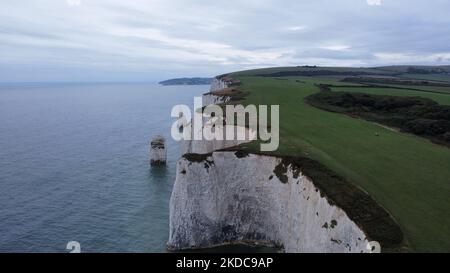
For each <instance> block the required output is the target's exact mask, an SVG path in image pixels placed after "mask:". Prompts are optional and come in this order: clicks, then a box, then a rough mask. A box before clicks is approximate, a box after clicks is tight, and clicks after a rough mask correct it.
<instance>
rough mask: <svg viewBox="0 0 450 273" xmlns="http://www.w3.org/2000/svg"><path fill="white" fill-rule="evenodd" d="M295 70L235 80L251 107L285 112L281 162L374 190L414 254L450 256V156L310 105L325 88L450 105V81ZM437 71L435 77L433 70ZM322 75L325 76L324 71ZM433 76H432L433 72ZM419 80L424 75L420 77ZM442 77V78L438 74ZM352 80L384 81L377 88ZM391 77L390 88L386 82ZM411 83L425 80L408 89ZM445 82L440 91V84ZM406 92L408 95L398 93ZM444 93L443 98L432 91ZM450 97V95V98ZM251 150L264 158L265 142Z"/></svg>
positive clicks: (377, 71) (395, 72)
mask: <svg viewBox="0 0 450 273" xmlns="http://www.w3.org/2000/svg"><path fill="white" fill-rule="evenodd" d="M423 69H424V70H420V69H413V70H408V68H405V67H393V68H374V69H373V68H371V69H366V68H364V69H358V68H320V67H289V68H270V69H258V70H251V71H244V72H237V73H232V74H230V75H231V76H232V77H233V78H234V79H237V80H240V81H241V85H240V86H239V87H238V88H239V89H240V90H241V91H244V92H245V93H246V94H247V96H246V97H245V98H243V100H242V101H241V103H243V104H268V105H272V104H279V105H280V138H281V142H280V148H279V149H278V151H277V152H276V154H279V155H288V156H303V157H308V158H311V159H314V160H316V161H319V162H321V163H322V164H324V165H325V166H327V167H328V168H330V169H332V170H333V171H334V172H336V173H338V174H339V175H341V176H343V177H344V178H345V179H347V180H348V181H351V182H352V183H354V184H355V185H357V186H359V187H361V188H362V189H363V190H365V191H367V192H368V193H369V194H370V195H371V196H372V197H373V198H374V199H375V200H376V201H377V202H378V203H379V204H381V205H382V206H383V207H384V208H386V209H387V210H388V211H389V212H390V213H391V214H392V215H393V217H394V218H395V220H396V221H397V222H398V223H399V225H400V226H401V228H402V230H403V233H404V235H405V237H406V240H407V241H408V245H409V246H410V247H411V249H412V250H413V251H421V252H422V251H423V252H429V251H430V252H431V251H438V252H448V251H450V149H449V148H448V147H445V146H441V145H437V144H434V143H432V142H430V141H429V140H427V139H425V138H422V137H419V136H415V135H411V134H404V133H401V132H398V131H396V130H391V129H390V128H386V127H385V126H382V125H379V124H376V123H373V122H370V121H365V120H362V119H358V118H352V117H350V116H348V115H344V114H340V113H334V112H329V111H325V110H321V109H318V108H316V107H314V106H311V105H309V104H308V103H306V101H305V98H306V97H308V96H310V95H312V94H315V93H317V92H320V88H319V84H329V85H345V87H339V88H338V89H339V91H345V92H360V93H369V94H376V95H395V96H418V97H424V98H428V99H432V100H434V101H436V102H438V103H440V104H442V105H450V87H446V86H445V84H444V85H443V84H442V83H444V82H449V81H450V80H449V79H450V76H449V75H448V74H447V73H448V72H446V71H445V70H443V69H447V67H443V68H442V69H439V70H436V69H434V68H432V67H431V68H429V67H424V68H423ZM427 69H429V70H427ZM317 71H319V72H317ZM427 71H428V72H429V73H428V72H427ZM409 72H413V73H420V74H419V76H417V74H412V73H409ZM437 72H438V73H437ZM348 77H360V78H367V77H377V83H376V85H374V84H373V83H370V82H364V80H363V79H361V80H359V81H358V80H355V81H351V82H349V81H348V80H347V81H343V80H344V79H346V78H347V79H348ZM380 77H381V78H387V77H390V80H389V81H386V82H387V83H389V84H391V85H392V84H393V81H392V78H395V79H396V80H398V82H397V81H394V83H395V86H387V84H386V85H385V84H382V81H381V82H380V80H379V79H378V78H380ZM403 79H420V80H421V81H422V82H419V81H417V82H415V83H414V84H415V85H414V87H412V86H411V82H408V84H406V85H402V82H401V80H403ZM438 83H439V84H438ZM398 87H400V88H398ZM435 89H436V90H438V91H439V92H429V91H430V90H431V91H435ZM447 92H448V93H447ZM246 148H247V149H249V150H255V151H257V150H258V148H259V145H257V143H251V144H248V145H247V147H246Z"/></svg>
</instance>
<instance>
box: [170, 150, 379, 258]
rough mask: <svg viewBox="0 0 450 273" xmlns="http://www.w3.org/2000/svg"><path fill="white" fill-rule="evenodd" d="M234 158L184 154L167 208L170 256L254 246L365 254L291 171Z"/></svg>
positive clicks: (356, 234)
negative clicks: (236, 245) (174, 252)
mask: <svg viewBox="0 0 450 273" xmlns="http://www.w3.org/2000/svg"><path fill="white" fill-rule="evenodd" d="M280 162H281V159H279V158H276V157H272V156H264V155H254V154H246V153H240V152H213V153H212V154H209V155H198V154H196V155H192V154H188V155H185V156H184V157H183V158H182V159H180V160H179V162H178V165H177V178H176V181H175V185H174V189H173V192H172V196H171V201H170V237H169V242H168V247H169V248H170V249H176V250H180V249H188V248H202V247H211V246H214V245H221V244H225V243H236V242H242V241H244V242H258V243H266V244H268V245H276V246H280V247H282V248H283V249H284V251H285V252H370V250H368V248H367V243H368V239H367V238H366V235H365V233H364V232H363V231H362V230H361V229H360V228H359V227H358V226H357V225H356V224H355V223H354V222H353V221H352V220H350V219H349V217H348V216H347V214H346V213H345V212H344V211H343V210H342V209H340V208H339V207H337V206H334V205H331V204H330V203H329V201H328V200H327V198H325V197H322V196H321V192H320V190H319V189H318V188H316V187H315V185H314V183H313V182H312V181H310V180H309V179H308V178H307V177H305V176H304V175H303V174H302V173H299V172H298V170H293V169H292V168H290V167H287V168H286V169H285V170H282V172H280V170H277V166H279V165H280Z"/></svg>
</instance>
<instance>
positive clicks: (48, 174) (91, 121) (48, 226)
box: [0, 83, 209, 253]
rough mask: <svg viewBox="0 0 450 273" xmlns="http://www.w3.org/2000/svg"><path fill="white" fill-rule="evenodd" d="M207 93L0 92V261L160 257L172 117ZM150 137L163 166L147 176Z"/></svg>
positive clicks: (183, 89) (73, 86) (46, 88)
mask: <svg viewBox="0 0 450 273" xmlns="http://www.w3.org/2000/svg"><path fill="white" fill-rule="evenodd" d="M208 89H209V86H204V85H202V86H160V85H157V84H151V83H21V84H18V83H14V84H1V85H0V252H57V253H64V252H70V251H71V250H74V247H73V244H74V243H73V242H75V244H76V245H77V250H80V251H81V252H166V242H167V240H168V236H169V201H170V195H171V192H172V187H173V183H174V181H175V171H176V170H175V169H176V161H177V160H178V158H179V157H180V153H181V149H180V148H181V147H180V143H178V142H176V141H174V140H173V139H172V138H171V136H170V128H171V125H172V123H173V122H174V121H175V120H174V118H172V117H171V116H170V113H171V109H172V107H173V106H175V105H177V104H185V105H188V106H189V107H191V109H192V107H193V102H194V100H193V98H194V96H198V95H201V94H202V93H205V92H207V91H208ZM155 135H163V136H165V137H166V141H167V152H168V153H167V156H168V162H167V166H163V167H156V168H151V167H150V164H149V159H150V158H149V148H150V140H151V138H152V137H153V136H155ZM69 242H72V243H69ZM78 246H79V249H78Z"/></svg>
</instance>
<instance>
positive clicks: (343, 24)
mask: <svg viewBox="0 0 450 273" xmlns="http://www.w3.org/2000/svg"><path fill="white" fill-rule="evenodd" d="M0 7H1V8H0V82H40V81H47V82H48V81H148V82H153V81H159V80H164V79H167V78H173V77H184V76H186V77H193V76H205V77H209V76H214V75H218V74H222V73H226V72H231V71H237V70H245V69H252V68H260V67H270V66H296V65H321V66H357V67H360V66H381V65H392V64H424V65H448V64H450V16H449V14H450V1H448V0H427V1H425V0H314V1H309V0H308V1H306V0H285V1H283V0H277V1H269V0H245V1H244V0H239V1H236V0H227V1H220V0H215V1H211V0H197V1H189V0H133V1H124V0H20V1H18V0H1V3H0Z"/></svg>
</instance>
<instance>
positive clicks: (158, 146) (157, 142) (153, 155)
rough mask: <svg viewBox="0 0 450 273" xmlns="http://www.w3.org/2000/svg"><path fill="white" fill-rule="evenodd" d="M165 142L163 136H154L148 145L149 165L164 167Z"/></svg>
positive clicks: (165, 155)
mask: <svg viewBox="0 0 450 273" xmlns="http://www.w3.org/2000/svg"><path fill="white" fill-rule="evenodd" d="M165 142H166V140H165V139H164V137H163V136H156V137H154V138H153V139H152V141H151V143H150V164H151V165H153V166H156V165H165V164H166V159H167V151H166V146H165Z"/></svg>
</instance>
